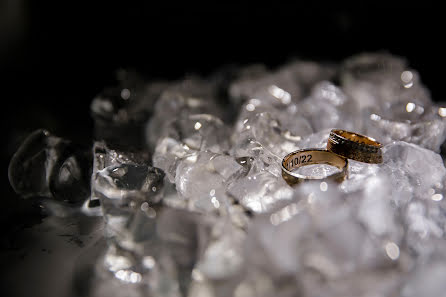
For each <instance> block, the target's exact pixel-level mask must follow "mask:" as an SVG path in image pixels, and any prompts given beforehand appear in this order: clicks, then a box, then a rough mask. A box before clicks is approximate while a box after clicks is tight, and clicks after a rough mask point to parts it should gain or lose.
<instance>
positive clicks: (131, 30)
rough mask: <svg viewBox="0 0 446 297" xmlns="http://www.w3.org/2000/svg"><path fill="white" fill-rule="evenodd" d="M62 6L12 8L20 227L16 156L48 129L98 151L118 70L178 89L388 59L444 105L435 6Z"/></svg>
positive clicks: (5, 85)
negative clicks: (303, 66) (350, 60)
mask: <svg viewBox="0 0 446 297" xmlns="http://www.w3.org/2000/svg"><path fill="white" fill-rule="evenodd" d="M59 2H60V3H48V2H45V3H43V1H23V0H17V1H3V2H0V3H2V4H1V6H0V25H1V27H0V37H1V38H0V77H1V90H0V91H1V92H0V97H1V98H2V122H3V123H2V126H3V130H4V136H3V141H2V143H3V145H2V164H1V165H2V167H1V168H2V171H1V173H2V176H1V178H2V182H3V185H2V188H3V195H2V196H3V197H2V199H3V202H2V203H3V205H4V207H3V210H2V211H4V214H6V215H2V218H3V219H5V221H8V222H11V220H10V219H11V218H13V222H14V223H15V226H16V227H17V224H18V225H20V226H23V225H24V222H28V221H29V218H30V217H32V211H31V210H30V209H29V208H28V205H29V204H27V203H28V202H23V201H22V200H20V199H19V198H18V197H17V196H16V195H15V194H14V193H13V191H12V189H11V187H10V186H9V183H8V181H7V165H8V163H9V160H10V158H11V156H12V154H13V153H14V151H15V150H16V149H17V147H18V145H19V144H20V142H21V140H22V139H23V137H24V136H26V135H27V134H28V133H29V132H31V131H33V130H35V129H37V128H46V129H48V130H49V131H51V132H52V133H54V134H56V135H58V136H62V137H65V138H68V139H72V140H74V141H76V142H80V143H84V144H87V145H89V144H91V137H92V120H91V118H90V114H89V104H90V101H91V99H92V98H93V97H94V96H95V95H96V94H97V93H98V92H99V91H100V90H101V89H102V88H103V87H104V86H105V85H107V84H109V83H111V82H112V81H113V73H114V71H115V70H116V69H117V68H118V67H131V68H134V69H136V70H138V71H140V72H141V73H143V74H144V75H145V76H147V77H148V78H163V79H177V78H181V77H182V76H183V75H184V74H187V73H200V74H204V75H205V74H207V73H209V72H211V71H212V70H214V69H216V68H218V67H220V66H222V65H225V64H249V63H254V62H262V63H265V64H266V65H268V66H270V67H275V66H279V65H281V64H282V63H284V62H286V61H287V60H289V59H290V58H293V57H301V58H306V59H313V60H330V61H341V60H342V59H344V58H346V57H348V56H350V55H352V54H355V53H360V52H364V51H377V50H386V51H388V52H390V53H393V54H397V55H401V56H404V57H406V58H407V59H408V61H409V62H410V65H411V66H412V67H413V68H415V69H417V70H418V71H419V72H420V74H421V78H422V80H423V82H424V83H425V84H426V85H427V86H428V88H429V89H430V90H431V91H432V94H433V98H434V100H437V101H442V100H444V98H443V88H444V79H445V78H444V76H445V75H444V73H445V69H446V68H445V66H446V64H445V59H444V55H445V49H446V48H445V46H444V45H443V42H444V32H443V30H444V28H445V26H444V18H445V17H444V16H443V15H442V10H441V9H440V8H439V7H435V6H432V5H430V4H429V3H426V2H422V3H416V4H412V3H409V2H398V3H395V2H392V3H380V4H377V3H376V2H373V4H372V2H367V1H366V2H364V3H361V4H355V5H354V6H349V7H348V6H343V7H340V6H338V4H339V3H332V4H330V5H326V4H323V3H321V4H320V6H311V5H310V6H309V5H303V2H296V3H295V5H292V6H291V5H285V4H283V3H282V2H279V1H274V2H272V3H266V4H260V3H251V4H240V3H239V4H236V3H230V2H225V4H217V3H208V4H190V3H187V2H183V4H180V5H177V4H175V3H172V2H169V1H163V2H161V3H159V2H153V1H146V2H145V3H139V4H136V5H130V4H126V5H124V2H117V3H114V4H113V3H111V1H110V2H108V3H105V4H100V3H98V2H95V3H90V2H86V3H82V2H78V1H72V2H70V3H68V4H67V3H66V1H59ZM91 2H93V1H91ZM126 3H127V2H126ZM4 240H5V245H2V247H5V246H6V247H8V246H9V245H10V242H9V241H8V240H9V239H4Z"/></svg>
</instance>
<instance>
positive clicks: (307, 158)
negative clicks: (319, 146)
mask: <svg viewBox="0 0 446 297" xmlns="http://www.w3.org/2000/svg"><path fill="white" fill-rule="evenodd" d="M312 158H313V155H311V154H308V155H300V156H296V157H294V158H293V159H291V161H290V162H289V163H288V164H287V170H291V169H292V168H293V167H296V166H297V165H300V164H304V163H309V162H311V161H312Z"/></svg>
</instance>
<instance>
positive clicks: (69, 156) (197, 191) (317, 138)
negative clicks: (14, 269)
mask: <svg viewBox="0 0 446 297" xmlns="http://www.w3.org/2000/svg"><path fill="white" fill-rule="evenodd" d="M118 81H119V83H118V84H117V85H116V86H113V87H110V88H107V89H105V90H104V91H103V92H102V93H101V94H99V95H98V96H97V97H96V98H94V100H93V101H92V104H91V114H92V116H93V118H94V120H95V138H96V141H95V142H94V145H93V148H92V149H84V148H81V147H78V146H76V144H73V143H71V142H70V141H68V140H65V139H62V138H59V137H56V136H53V135H51V134H50V132H48V131H45V130H38V131H36V132H34V133H32V134H31V135H30V136H29V137H28V138H27V139H26V140H25V141H24V143H23V144H22V146H21V147H20V148H19V149H18V151H17V153H16V154H15V155H14V157H13V159H12V160H11V164H10V168H9V178H10V182H11V185H12V186H13V188H14V189H15V191H16V192H17V193H18V194H20V195H21V196H23V197H24V198H28V197H37V196H39V197H45V199H43V200H42V201H43V202H42V203H44V205H45V207H48V208H49V209H50V210H52V211H53V214H54V215H67V214H68V215H80V216H81V215H90V216H91V215H96V216H103V218H104V220H105V230H104V238H105V240H106V248H105V249H104V250H101V252H100V256H99V257H97V258H95V259H94V263H92V265H93V266H94V274H93V276H92V277H94V279H95V281H94V282H92V284H90V286H89V288H88V290H87V291H88V292H87V293H85V292H84V293H83V295H84V296H85V294H87V295H89V296H121V295H123V294H124V295H126V296H157V297H158V296H159V297H161V296H172V297H173V296H175V297H176V296H189V297H214V296H215V297H228V296H234V297H251V296H259V297H260V296H261V297H270V296H277V297H288V296H307V297H325V296H327V297H336V296H338V297H349V296H351V297H371V296H389V297H390V296H401V297H419V296H424V297H438V296H443V295H444V294H445V292H446V281H445V280H446V240H445V239H446V238H445V237H446V236H445V232H446V199H444V198H445V195H446V189H445V178H446V169H445V166H444V163H443V160H442V157H441V155H440V152H441V146H442V144H443V143H444V141H445V139H446V118H445V117H446V103H445V104H441V103H438V102H436V103H434V102H433V101H432V100H431V98H430V94H429V91H428V90H427V89H426V87H425V86H423V84H422V83H421V81H420V77H419V74H418V73H417V72H416V71H415V70H413V69H410V68H409V67H408V64H407V62H406V61H405V60H404V59H402V58H400V57H396V56H392V55H390V54H387V53H366V54H361V55H357V56H353V57H351V58H349V59H347V60H345V61H343V62H342V63H340V64H336V63H316V62H310V61H302V60H295V61H291V62H290V63H287V64H285V65H283V66H281V67H279V68H277V69H267V68H266V67H265V66H263V65H250V66H246V67H226V68H224V69H221V70H219V71H216V72H215V73H213V74H212V75H210V76H208V77H198V76H188V77H186V78H184V79H182V80H179V81H174V82H166V81H157V82H152V81H145V80H144V79H142V78H141V77H139V76H138V75H136V74H135V73H133V72H127V71H120V72H119V73H118ZM332 128H340V129H346V130H351V131H356V132H359V133H362V134H366V135H368V136H371V137H374V138H376V139H377V140H378V141H380V142H381V143H383V145H384V148H383V157H384V162H383V163H382V164H379V165H373V164H365V163H359V162H355V161H351V162H350V163H349V173H348V179H347V180H345V181H344V182H343V183H341V184H332V183H330V182H328V181H325V180H323V179H322V180H319V181H313V182H305V183H302V184H300V185H298V186H297V187H294V188H292V187H290V186H288V185H287V184H286V182H285V181H284V180H283V179H282V177H281V167H280V162H281V159H282V157H283V156H285V155H286V154H287V153H289V152H291V151H293V150H297V149H304V148H324V147H325V146H326V141H327V138H328V134H329V131H330V130H331V129H332ZM321 166H323V165H321ZM321 166H314V168H313V169H312V170H314V173H315V174H321V172H322V174H323V172H325V171H324V170H321V168H322V169H323V167H321Z"/></svg>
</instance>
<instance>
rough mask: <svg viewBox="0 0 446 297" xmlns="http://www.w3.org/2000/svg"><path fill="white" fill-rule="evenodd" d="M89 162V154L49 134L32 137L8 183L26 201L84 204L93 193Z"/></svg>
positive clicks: (14, 163)
mask: <svg viewBox="0 0 446 297" xmlns="http://www.w3.org/2000/svg"><path fill="white" fill-rule="evenodd" d="M90 160H91V157H90V156H89V154H88V153H87V151H86V150H82V149H81V148H80V147H78V146H76V145H75V144H73V143H71V142H70V141H68V140H65V139H62V138H59V137H56V136H53V135H51V134H50V133H49V132H48V131H46V130H36V131H34V132H33V133H31V134H30V135H29V136H28V137H27V138H26V139H25V140H24V142H23V143H22V145H21V146H20V147H19V149H18V150H17V152H16V153H15V154H14V156H13V158H12V159H11V162H10V164H9V170H8V174H9V181H10V183H11V186H12V187H13V189H14V190H15V191H16V192H17V193H18V194H20V195H21V196H23V197H24V198H28V197H33V196H41V197H47V198H55V199H57V200H60V201H66V202H78V201H82V200H85V199H86V198H87V197H88V195H89V191H90V182H89V177H88V176H89V174H90V169H91V165H90Z"/></svg>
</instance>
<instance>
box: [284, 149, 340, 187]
mask: <svg viewBox="0 0 446 297" xmlns="http://www.w3.org/2000/svg"><path fill="white" fill-rule="evenodd" d="M313 164H328V165H331V166H335V167H337V168H339V169H341V171H340V172H336V173H334V174H332V175H329V176H326V177H320V176H305V175H302V174H298V173H296V172H293V170H294V169H297V168H299V167H302V166H306V165H313ZM347 165H348V161H347V159H345V158H343V157H341V156H339V155H336V154H334V153H332V152H329V151H327V150H323V149H317V148H314V149H304V150H298V151H295V152H292V153H289V154H288V155H286V156H285V157H284V158H283V160H282V177H283V179H284V180H285V181H286V182H287V183H288V184H289V185H290V186H292V185H295V184H297V183H299V182H301V181H304V180H315V179H325V178H328V179H332V180H334V181H337V182H341V181H343V180H344V179H345V177H346V175H347Z"/></svg>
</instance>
